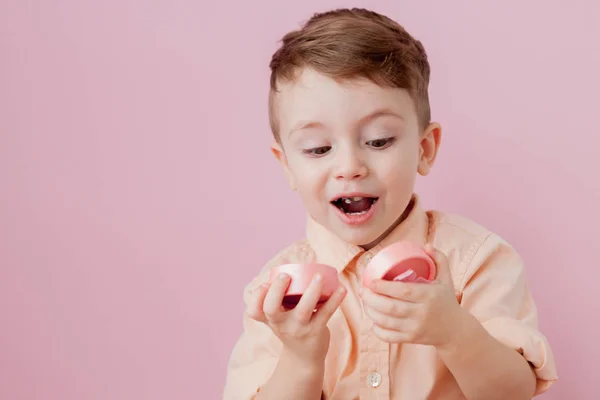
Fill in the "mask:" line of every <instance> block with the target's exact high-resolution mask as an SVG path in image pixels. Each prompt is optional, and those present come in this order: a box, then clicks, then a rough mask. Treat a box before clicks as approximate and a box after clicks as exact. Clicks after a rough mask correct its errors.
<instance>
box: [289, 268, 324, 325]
mask: <svg viewBox="0 0 600 400" xmlns="http://www.w3.org/2000/svg"><path fill="white" fill-rule="evenodd" d="M322 289H323V277H322V275H321V274H316V275H315V276H314V277H313V280H312V281H311V282H310V285H308V288H307V289H306V291H305V292H304V294H303V295H302V297H301V298H300V301H299V302H298V305H297V306H296V308H295V309H294V311H293V313H294V315H295V317H296V319H298V320H299V321H300V322H308V321H310V319H311V318H312V315H313V312H314V310H315V308H316V307H317V303H318V301H319V299H320V298H321V290H322Z"/></svg>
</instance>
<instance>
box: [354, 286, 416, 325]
mask: <svg viewBox="0 0 600 400" xmlns="http://www.w3.org/2000/svg"><path fill="white" fill-rule="evenodd" d="M363 304H364V305H365V306H366V307H367V308H372V309H374V310H376V311H378V312H380V313H381V314H384V315H389V316H392V317H396V318H406V317H409V316H410V315H412V314H413V313H414V312H415V310H416V309H417V308H418V307H419V304H416V303H411V302H408V301H403V300H399V299H396V298H392V297H388V296H384V295H381V294H377V293H374V292H373V291H371V290H369V289H366V290H365V291H364V292H363Z"/></svg>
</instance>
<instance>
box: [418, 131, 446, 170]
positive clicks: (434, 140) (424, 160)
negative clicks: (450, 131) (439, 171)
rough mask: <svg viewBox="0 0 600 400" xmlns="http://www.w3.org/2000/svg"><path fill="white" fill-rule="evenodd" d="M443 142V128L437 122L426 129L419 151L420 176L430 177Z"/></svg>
mask: <svg viewBox="0 0 600 400" xmlns="http://www.w3.org/2000/svg"><path fill="white" fill-rule="evenodd" d="M441 140H442V127H441V126H440V124H438V123H436V122H432V123H431V124H429V125H428V126H427V128H425V131H423V135H422V137H421V145H420V149H419V166H418V168H417V171H418V172H419V174H421V175H423V176H425V175H428V174H429V172H430V171H431V168H432V167H433V164H434V163H435V159H436V157H437V154H438V150H439V148H440V142H441Z"/></svg>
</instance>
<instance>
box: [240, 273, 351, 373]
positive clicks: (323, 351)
mask: <svg viewBox="0 0 600 400" xmlns="http://www.w3.org/2000/svg"><path fill="white" fill-rule="evenodd" d="M290 279H291V278H290V277H289V276H288V275H286V274H282V275H280V276H278V277H277V278H276V279H275V281H274V282H273V283H272V284H271V283H264V284H262V285H261V286H260V287H258V288H256V289H255V290H254V292H253V293H252V294H251V298H250V301H249V302H248V306H247V309H246V313H247V314H248V315H249V316H250V318H252V319H254V320H256V321H259V322H263V323H265V324H266V325H268V326H269V327H270V328H271V330H272V331H273V333H274V334H275V335H276V336H277V337H278V338H279V339H280V340H281V342H282V343H283V347H284V351H285V352H286V353H287V354H288V355H289V356H291V357H293V358H294V359H295V360H296V361H297V362H300V363H302V364H304V365H306V366H311V365H314V364H315V363H316V362H323V361H324V360H325V356H326V355H327V350H328V348H329V337H330V332H329V328H327V321H329V319H330V318H331V316H332V315H333V314H334V312H335V310H337V308H338V307H339V306H340V304H341V303H342V300H343V299H344V297H345V295H346V290H345V288H344V287H342V286H340V288H339V289H338V290H336V292H335V293H334V294H333V295H332V296H331V297H330V298H329V300H327V302H326V303H324V304H323V305H322V306H321V307H320V308H319V309H318V310H317V311H314V310H315V308H316V307H317V302H318V300H319V298H320V296H321V290H322V287H323V280H322V278H321V276H320V275H318V274H317V275H315V278H313V280H312V282H311V284H310V286H309V287H308V289H307V290H306V292H304V294H303V295H302V297H301V298H300V302H299V303H298V305H297V306H296V307H295V308H293V309H291V310H286V309H285V308H284V307H283V305H282V301H283V298H284V296H285V292H286V290H287V288H288V285H289V284H290Z"/></svg>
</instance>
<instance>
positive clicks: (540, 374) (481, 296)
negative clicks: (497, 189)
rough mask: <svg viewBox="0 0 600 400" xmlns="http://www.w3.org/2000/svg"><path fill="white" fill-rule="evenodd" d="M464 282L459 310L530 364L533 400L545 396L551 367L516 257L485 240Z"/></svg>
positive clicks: (500, 243) (492, 238)
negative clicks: (538, 396)
mask: <svg viewBox="0 0 600 400" xmlns="http://www.w3.org/2000/svg"><path fill="white" fill-rule="evenodd" d="M463 282H464V284H463V285H462V286H463V290H462V296H461V304H462V306H463V307H465V308H466V309H467V310H468V311H469V312H471V314H473V315H474V316H475V318H477V319H478V320H479V321H480V323H481V324H482V325H483V327H484V328H485V329H486V330H487V331H488V332H489V333H490V334H491V335H492V336H493V337H495V338H496V339H497V340H499V341H500V342H502V343H504V344H505V345H506V346H508V347H510V348H512V349H514V350H516V351H518V352H519V353H520V354H522V355H523V357H524V358H525V359H526V360H527V361H528V362H529V364H530V365H531V366H532V368H533V371H534V372H535V375H536V378H537V382H536V391H535V395H536V396H537V395H539V394H541V393H543V392H545V391H547V390H548V389H549V387H550V386H551V385H552V384H553V383H554V382H555V381H556V380H557V379H558V376H557V371H556V365H555V361H554V356H553V353H552V350H551V348H550V345H549V343H548V341H547V340H546V338H545V337H544V335H543V334H542V333H541V332H540V331H539V329H538V314H537V308H536V305H535V303H534V300H533V298H532V296H531V293H530V291H529V289H528V287H527V282H526V277H525V269H524V266H523V261H522V259H521V257H520V256H519V255H518V253H517V252H516V251H515V250H514V249H513V248H512V247H511V246H510V245H509V244H508V243H507V242H506V241H504V240H503V239H501V238H500V237H499V236H497V235H494V234H491V235H489V236H488V237H487V238H486V239H485V241H484V242H483V244H482V245H481V247H480V248H479V249H478V250H477V251H476V252H475V254H474V256H473V258H472V259H471V262H470V263H469V265H468V266H467V270H466V273H465V276H464V279H463Z"/></svg>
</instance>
